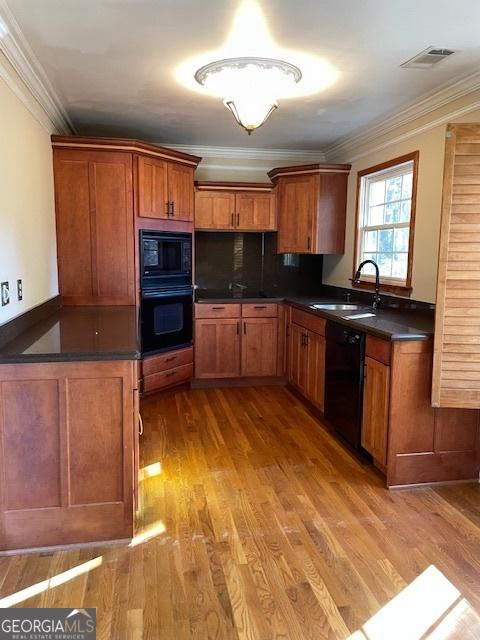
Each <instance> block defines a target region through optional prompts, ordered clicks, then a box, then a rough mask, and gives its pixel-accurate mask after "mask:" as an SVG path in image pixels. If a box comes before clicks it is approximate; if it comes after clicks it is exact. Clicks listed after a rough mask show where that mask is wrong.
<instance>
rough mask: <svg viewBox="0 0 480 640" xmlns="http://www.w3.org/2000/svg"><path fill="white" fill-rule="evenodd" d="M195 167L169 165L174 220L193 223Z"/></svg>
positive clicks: (169, 186) (169, 199)
mask: <svg viewBox="0 0 480 640" xmlns="http://www.w3.org/2000/svg"><path fill="white" fill-rule="evenodd" d="M193 172H194V169H193V167H189V166H185V165H182V164H177V163H173V162H169V163H168V169H167V176H168V201H169V202H170V217H171V219H172V220H185V221H188V222H191V221H193V207H194V196H193Z"/></svg>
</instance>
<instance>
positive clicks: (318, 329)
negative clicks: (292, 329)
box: [291, 307, 327, 336]
mask: <svg viewBox="0 0 480 640" xmlns="http://www.w3.org/2000/svg"><path fill="white" fill-rule="evenodd" d="M291 319H292V322H294V323H295V324H299V325H300V326H301V327H305V329H310V331H314V332H315V333H319V334H320V335H321V336H324V335H325V325H326V324H327V321H326V320H325V318H320V317H319V316H316V315H314V314H313V313H307V312H306V311H301V310H300V309H296V308H295V307H293V308H292V316H291Z"/></svg>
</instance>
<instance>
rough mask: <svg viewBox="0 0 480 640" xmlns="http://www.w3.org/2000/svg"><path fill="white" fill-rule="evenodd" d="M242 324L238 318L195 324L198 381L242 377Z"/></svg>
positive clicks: (214, 319) (203, 320) (201, 320)
mask: <svg viewBox="0 0 480 640" xmlns="http://www.w3.org/2000/svg"><path fill="white" fill-rule="evenodd" d="M240 323H241V320H240V319H237V318H201V319H197V320H195V377H196V378H237V377H238V376H239V375H240Z"/></svg>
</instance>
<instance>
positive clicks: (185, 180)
mask: <svg viewBox="0 0 480 640" xmlns="http://www.w3.org/2000/svg"><path fill="white" fill-rule="evenodd" d="M52 147H53V168H54V178H55V210H56V223H57V247H58V252H57V255H58V271H59V286H60V293H61V294H62V298H63V302H64V304H67V305H76V304H77V305H90V304H99V305H130V304H135V259H134V257H135V244H136V238H135V231H134V227H135V221H134V205H135V204H136V208H137V213H138V215H139V216H141V217H145V218H152V219H164V220H165V222H162V224H163V226H164V227H165V228H168V226H169V222H167V220H168V221H172V220H179V221H181V220H190V221H192V220H193V171H194V168H195V167H196V166H197V164H198V163H199V162H200V160H201V158H198V157H197V156H192V155H190V154H185V153H181V152H178V151H174V150H172V149H166V148H164V147H160V146H157V145H151V144H148V143H145V142H141V141H139V140H130V139H124V138H90V137H83V136H58V135H53V136H52ZM137 223H138V221H137ZM147 224H149V223H147V221H145V226H147ZM190 227H191V225H190ZM175 230H178V226H176V229H175Z"/></svg>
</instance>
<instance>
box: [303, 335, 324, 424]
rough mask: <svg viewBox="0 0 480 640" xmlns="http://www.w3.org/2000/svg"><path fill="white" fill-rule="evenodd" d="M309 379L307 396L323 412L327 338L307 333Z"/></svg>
mask: <svg viewBox="0 0 480 640" xmlns="http://www.w3.org/2000/svg"><path fill="white" fill-rule="evenodd" d="M304 357H305V356H304ZM306 358H307V366H306V369H307V378H306V385H305V395H306V397H307V398H308V400H310V402H312V403H313V404H314V405H315V406H316V407H318V408H319V409H320V411H322V412H323V410H324V408H325V338H324V336H321V335H319V334H318V333H314V332H313V331H307V337H306Z"/></svg>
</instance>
